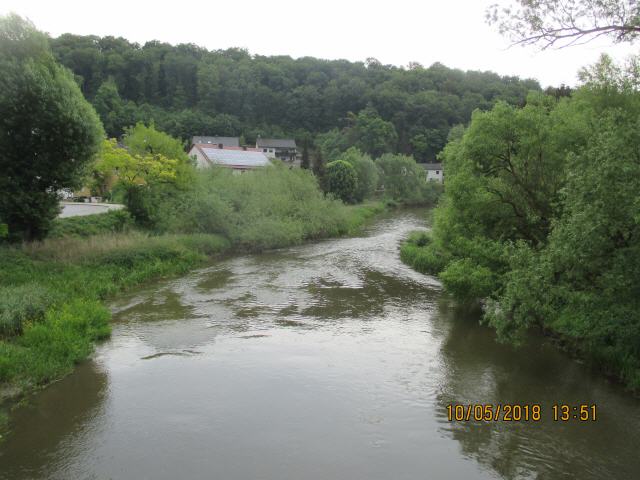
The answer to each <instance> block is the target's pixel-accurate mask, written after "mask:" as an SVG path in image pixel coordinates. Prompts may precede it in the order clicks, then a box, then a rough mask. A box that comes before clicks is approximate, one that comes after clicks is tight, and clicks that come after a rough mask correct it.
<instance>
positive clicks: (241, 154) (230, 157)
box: [189, 143, 271, 173]
mask: <svg viewBox="0 0 640 480" xmlns="http://www.w3.org/2000/svg"><path fill="white" fill-rule="evenodd" d="M189 157H191V158H194V159H195V160H196V164H197V167H198V168H208V167H211V166H213V165H219V166H221V167H226V168H231V169H232V170H233V173H243V172H246V171H247V170H254V169H256V168H261V167H265V166H267V165H270V164H271V162H270V161H269V159H268V158H267V156H266V155H265V154H264V153H263V152H261V151H260V150H258V149H257V148H249V147H224V146H223V145H222V144H217V145H212V144H203V143H198V144H195V145H193V146H192V147H191V150H189Z"/></svg>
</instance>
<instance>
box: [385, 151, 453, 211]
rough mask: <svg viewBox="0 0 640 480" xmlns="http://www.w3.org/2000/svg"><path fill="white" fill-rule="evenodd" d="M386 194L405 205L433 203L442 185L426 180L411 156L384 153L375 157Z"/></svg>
mask: <svg viewBox="0 0 640 480" xmlns="http://www.w3.org/2000/svg"><path fill="white" fill-rule="evenodd" d="M376 165H377V166H378V171H379V172H380V180H379V182H380V184H381V185H382V187H383V188H384V193H385V195H386V196H388V197H390V198H392V199H393V200H395V201H397V202H400V203H403V204H406V205H435V203H436V202H437V201H438V198H439V196H440V194H441V192H442V185H441V184H439V183H437V182H427V180H426V172H425V170H424V169H423V168H422V167H421V166H420V165H418V164H417V163H416V162H415V160H414V159H413V158H412V157H408V156H406V155H393V154H385V155H382V156H381V157H380V158H378V159H376Z"/></svg>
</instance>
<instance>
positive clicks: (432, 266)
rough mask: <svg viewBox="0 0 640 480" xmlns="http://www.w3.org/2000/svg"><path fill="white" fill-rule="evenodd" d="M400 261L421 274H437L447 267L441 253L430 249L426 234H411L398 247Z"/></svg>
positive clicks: (429, 236)
mask: <svg viewBox="0 0 640 480" xmlns="http://www.w3.org/2000/svg"><path fill="white" fill-rule="evenodd" d="M400 259H401V260H402V261H403V262H404V263H406V264H407V265H409V266H411V267H412V268H413V269H415V270H417V271H418V272H421V273H430V274H433V275H435V274H438V273H440V272H441V271H442V270H443V269H444V267H445V266H446V265H447V258H445V257H444V256H443V254H442V252H440V251H438V250H436V249H434V248H432V238H431V235H430V234H429V233H427V232H413V233H412V234H411V235H409V238H407V240H406V241H404V242H403V243H402V245H401V247H400Z"/></svg>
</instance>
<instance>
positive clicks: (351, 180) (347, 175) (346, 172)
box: [323, 160, 358, 203]
mask: <svg viewBox="0 0 640 480" xmlns="http://www.w3.org/2000/svg"><path fill="white" fill-rule="evenodd" d="M323 182H324V188H325V190H326V191H327V192H328V193H332V194H333V195H335V196H336V198H339V199H340V200H342V201H343V202H345V203H355V202H356V201H357V200H356V190H357V188H358V175H357V173H356V170H355V168H353V165H351V164H350V163H348V162H345V161H344V160H334V161H333V162H329V163H328V164H327V168H326V171H325V174H324V179H323Z"/></svg>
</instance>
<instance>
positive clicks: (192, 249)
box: [0, 203, 384, 398]
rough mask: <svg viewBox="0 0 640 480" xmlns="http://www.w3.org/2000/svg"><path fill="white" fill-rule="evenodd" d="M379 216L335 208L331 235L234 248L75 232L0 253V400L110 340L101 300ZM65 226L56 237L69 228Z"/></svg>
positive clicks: (66, 368)
mask: <svg viewBox="0 0 640 480" xmlns="http://www.w3.org/2000/svg"><path fill="white" fill-rule="evenodd" d="M331 205H332V206H333V207H336V205H335V204H333V203H332V204H331ZM383 210H384V206H383V205H382V204H381V203H369V204H363V205H357V206H348V207H345V206H339V207H338V208H337V209H336V211H335V212H334V214H332V218H333V224H332V228H331V229H330V230H327V229H326V228H325V227H323V226H322V225H320V224H318V225H316V226H315V227H312V226H309V225H308V224H307V225H306V227H308V228H307V230H306V232H305V233H304V234H303V235H302V236H293V235H288V236H283V235H282V234H280V233H278V232H276V233H273V234H272V235H270V236H269V238H266V237H264V236H263V237H262V238H256V239H255V240H254V241H253V242H252V241H251V240H250V239H249V237H244V239H243V241H238V239H237V238H236V239H230V238H229V237H227V236H224V235H220V234H211V233H189V234H160V235H151V234H149V233H144V232H141V231H136V230H133V231H126V232H120V233H106V234H100V235H92V236H88V237H87V236H84V235H82V234H80V233H78V232H76V234H75V235H74V236H64V237H62V238H51V239H47V240H45V241H43V242H38V243H33V244H25V245H22V246H18V247H15V246H14V247H3V248H0V384H1V385H2V387H1V390H2V395H3V397H4V398H8V397H13V396H16V395H19V394H20V393H22V392H25V391H26V390H28V389H31V388H33V387H37V386H39V385H44V384H47V383H49V382H51V381H53V380H56V379H58V378H60V377H62V376H64V375H65V374H67V373H69V372H70V371H72V369H73V366H74V364H75V363H77V362H78V361H80V360H82V359H84V358H86V357H87V355H88V354H89V353H90V352H91V351H92V348H93V344H94V342H95V341H96V340H98V339H100V338H104V337H106V336H108V335H109V331H110V327H109V320H110V315H109V311H108V310H107V308H106V307H105V306H104V300H105V299H107V298H109V297H111V296H113V295H114V294H116V293H117V292H119V291H122V290H124V289H126V288H128V287H131V286H134V285H138V284H140V283H142V282H144V281H147V280H150V279H154V278H159V277H163V276H167V275H176V274H181V273H184V272H186V271H188V270H189V269H192V268H194V267H196V266H197V265H199V264H202V263H203V262H205V261H207V260H208V259H210V258H212V257H214V256H216V255H219V254H222V253H225V252H238V251H255V250H261V249H263V248H265V245H268V246H269V247H282V246H287V245H291V244H293V243H299V242H300V241H304V240H311V239H317V238H322V237H328V236H338V235H346V234H350V233H355V232H356V231H357V230H358V229H359V228H360V227H362V226H363V225H364V223H365V222H366V220H368V219H370V218H371V217H373V216H374V215H375V214H377V213H379V212H381V211H383ZM94 220H95V222H96V223H100V224H101V225H103V224H105V223H109V222H108V221H107V220H105V219H104V218H102V217H100V216H97V217H94ZM91 222H92V221H91V220H89V219H85V220H84V223H86V224H90V223H91ZM62 223H63V225H61V226H60V228H61V229H62V228H67V229H68V228H70V227H69V225H64V223H66V222H62ZM73 223H74V224H75V223H76V222H75V221H73ZM288 223H289V225H292V224H293V222H292V221H288ZM73 227H74V228H75V227H77V225H74V226H73ZM95 228H99V227H96V226H95V225H90V226H88V229H89V230H91V231H93V230H94V229H95ZM107 230H108V231H110V227H109V228H107ZM275 230H276V229H275V228H273V229H269V228H266V229H264V230H263V232H264V235H269V232H274V231H275ZM298 230H299V229H298Z"/></svg>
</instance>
